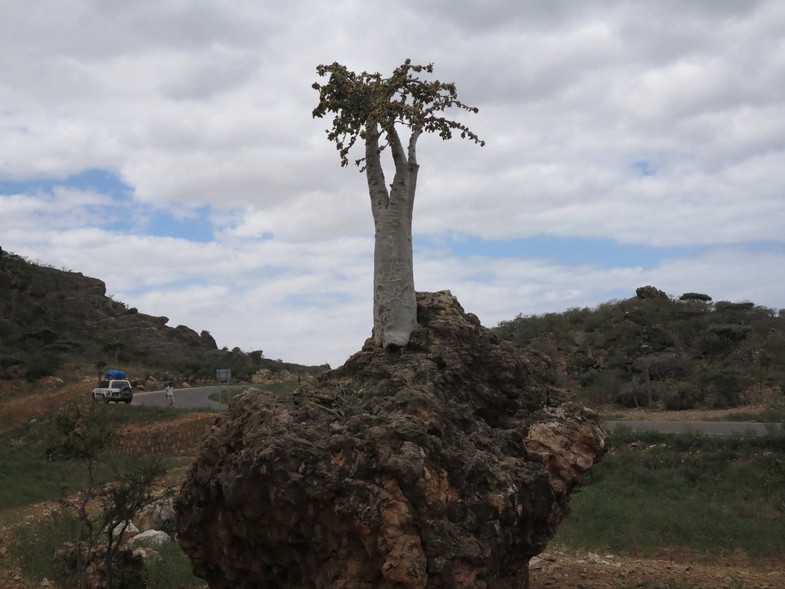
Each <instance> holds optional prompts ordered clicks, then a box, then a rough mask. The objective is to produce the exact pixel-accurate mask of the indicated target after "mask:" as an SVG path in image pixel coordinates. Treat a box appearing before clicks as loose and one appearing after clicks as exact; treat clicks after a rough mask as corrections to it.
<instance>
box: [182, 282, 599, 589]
mask: <svg viewBox="0 0 785 589" xmlns="http://www.w3.org/2000/svg"><path fill="white" fill-rule="evenodd" d="M564 398H565V395H564V393H563V391H559V390H558V389H557V388H556V387H555V386H554V384H553V381H552V379H551V377H550V370H549V367H548V363H547V360H546V359H545V358H543V357H542V356H540V355H538V354H536V353H534V352H521V350H519V349H518V348H515V347H513V346H512V345H511V344H507V343H505V342H502V341H500V340H499V339H498V338H497V337H496V336H495V335H494V334H493V332H491V331H490V330H488V329H486V328H484V327H482V326H481V325H480V322H479V320H478V319H477V318H476V317H475V316H473V315H471V314H467V313H465V312H464V310H463V309H462V308H461V306H460V304H459V303H458V301H457V300H456V299H455V298H454V297H453V296H452V295H451V294H450V293H449V292H447V291H443V292H439V293H420V294H418V327H417V329H416V330H415V331H414V333H413V334H412V337H411V340H410V342H409V344H408V345H407V346H406V348H404V349H397V350H390V349H388V350H382V349H379V348H377V347H375V346H374V345H373V343H372V340H368V342H366V344H365V347H364V348H363V350H362V351H360V352H358V353H357V354H355V355H354V356H352V357H351V358H350V359H349V360H348V361H347V362H346V364H345V365H344V366H342V367H340V368H338V369H337V370H333V371H331V372H328V373H326V374H324V375H323V376H322V377H321V378H320V379H319V381H318V382H316V383H315V384H311V385H304V386H302V387H300V388H299V389H298V390H297V391H295V392H294V393H292V394H289V395H276V394H272V393H259V392H253V391H249V392H246V393H244V394H243V395H241V396H238V397H236V398H235V400H233V402H232V405H231V407H230V408H229V410H228V412H227V413H226V414H225V415H224V416H223V417H222V418H221V419H220V420H219V422H218V423H217V425H216V426H215V428H214V431H213V433H212V435H211V436H210V437H209V438H208V440H207V442H206V443H205V446H204V448H203V449H202V451H201V453H200V455H199V457H198V458H197V460H196V461H195V463H194V465H193V467H192V470H191V472H190V474H189V477H188V479H187V480H186V482H185V483H184V485H183V488H182V491H181V494H180V497H179V498H178V500H177V502H176V509H177V512H178V518H179V523H178V532H179V540H180V544H181V545H182V547H183V548H184V549H185V551H186V552H187V553H188V554H189V556H190V558H191V561H192V563H193V567H194V570H195V571H196V573H197V574H199V575H200V576H202V577H204V578H205V579H206V580H207V581H208V583H209V585H210V587H212V588H229V587H232V588H251V587H265V588H269V589H274V588H304V587H309V588H319V589H321V588H328V587H329V588H332V589H342V588H344V589H356V588H382V589H386V588H390V589H391V588H397V589H402V588H412V589H414V588H426V587H427V588H441V587H445V588H446V587H451V588H460V587H465V588H469V587H471V588H473V589H482V588H494V589H504V588H508V587H509V588H512V587H526V586H527V584H528V561H529V559H530V558H531V557H532V556H534V555H535V554H538V553H540V552H541V551H542V550H543V549H544V547H545V545H546V543H547V542H548V541H549V540H550V539H551V538H552V537H553V535H554V533H555V531H556V527H557V525H558V524H559V522H560V521H561V520H562V518H563V517H564V516H565V515H566V513H567V510H568V499H569V493H570V491H571V489H572V488H573V487H574V486H575V485H576V484H577V483H578V482H579V481H580V480H581V478H582V477H583V475H584V474H585V472H586V470H587V469H588V468H589V467H590V466H591V465H592V464H593V463H594V462H595V461H596V460H598V459H599V457H600V456H601V455H602V454H603V452H604V451H605V434H604V432H603V431H602V429H601V428H600V427H599V425H598V423H597V421H596V419H595V418H594V416H592V415H591V414H590V412H588V411H586V410H584V409H582V408H581V407H578V406H577V405H574V404H572V403H569V402H567V403H561V404H559V405H557V403H558V402H560V401H562V400H563V399H564Z"/></svg>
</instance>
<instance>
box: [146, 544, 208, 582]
mask: <svg viewBox="0 0 785 589" xmlns="http://www.w3.org/2000/svg"><path fill="white" fill-rule="evenodd" d="M155 551H156V552H157V553H158V554H159V555H160V558H153V559H150V560H148V561H147V586H148V587H155V588H156V589H159V588H160V589H167V588H170V587H171V588H173V589H174V588H175V587H176V588H177V589H190V588H192V587H193V588H196V587H207V584H206V583H205V582H204V581H202V580H201V579H199V578H198V577H196V576H195V575H194V574H193V571H192V570H191V563H190V561H189V560H188V556H187V555H186V554H185V552H183V550H182V549H181V548H180V545H179V544H177V542H166V543H164V544H162V545H160V546H156V547H155Z"/></svg>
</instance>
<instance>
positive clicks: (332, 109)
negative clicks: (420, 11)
mask: <svg viewBox="0 0 785 589" xmlns="http://www.w3.org/2000/svg"><path fill="white" fill-rule="evenodd" d="M316 71H317V73H318V74H319V76H321V77H325V76H329V79H328V81H327V83H326V84H319V83H318V82H317V83H314V84H313V88H314V89H315V90H317V91H318V92H319V104H318V106H317V107H316V108H315V109H314V110H313V116H314V117H315V118H323V117H325V116H327V115H328V114H332V115H333V120H332V127H331V128H330V129H327V131H326V132H327V137H328V139H329V140H330V141H332V142H334V143H335V146H336V148H337V150H338V152H339V155H340V159H341V166H342V167H344V166H346V165H348V163H349V158H348V155H349V151H350V150H351V148H352V147H353V146H354V145H355V143H356V142H357V140H358V139H359V140H361V141H362V142H363V143H364V147H365V155H364V157H361V158H359V159H357V160H355V162H354V163H355V164H356V165H357V166H358V167H359V168H360V171H361V172H365V176H366V179H367V182H368V192H369V195H370V197H371V211H372V213H373V220H374V227H375V234H374V280H373V282H374V284H373V337H374V341H375V343H376V345H378V346H381V347H384V348H387V347H388V346H397V347H403V346H405V345H406V344H407V343H408V342H409V337H410V335H411V332H412V330H413V329H414V327H415V325H416V324H417V301H416V295H415V290H414V256H413V251H412V213H413V208H414V194H415V190H416V188H417V174H418V170H419V164H418V163H417V140H418V139H419V138H420V136H421V135H422V134H423V133H437V134H438V135H439V137H441V138H442V139H443V140H447V139H451V138H452V136H453V133H458V134H460V137H461V138H463V139H469V140H471V141H474V142H475V143H479V144H480V145H484V144H485V143H484V142H483V141H481V140H480V139H479V137H478V136H477V135H476V134H475V133H473V132H472V131H471V130H469V128H468V127H467V126H466V125H464V124H463V123H460V122H458V121H454V120H450V119H447V118H445V117H443V116H442V113H443V111H445V110H446V109H448V108H450V107H455V108H458V109H462V110H465V111H469V112H472V113H476V112H478V109H477V108H475V107H470V106H467V105H465V104H463V103H462V102H460V101H459V100H458V95H457V91H456V89H455V84H452V83H446V82H439V81H438V80H437V81H433V82H429V81H426V80H422V79H420V78H419V77H417V74H420V73H422V72H425V73H428V74H431V73H433V64H428V65H413V64H412V63H411V60H409V59H407V60H406V61H405V62H404V63H403V65H401V66H399V67H397V68H396V69H395V70H394V71H393V73H392V75H391V76H390V77H388V78H385V77H382V75H381V74H380V73H374V74H369V73H367V72H362V73H361V74H356V73H354V72H352V71H349V70H348V69H347V68H346V67H345V66H343V65H341V64H339V63H333V64H331V65H320V66H318V67H317V68H316ZM399 126H400V127H407V128H408V131H409V133H410V135H409V140H408V143H407V145H406V146H404V144H403V142H402V140H401V138H400V136H399V134H398V127H399ZM387 148H389V149H390V153H391V156H392V161H393V164H394V167H395V174H394V176H393V181H392V184H390V185H388V184H387V182H386V180H385V176H384V170H383V168H382V162H381V153H382V151H384V150H385V149H387Z"/></svg>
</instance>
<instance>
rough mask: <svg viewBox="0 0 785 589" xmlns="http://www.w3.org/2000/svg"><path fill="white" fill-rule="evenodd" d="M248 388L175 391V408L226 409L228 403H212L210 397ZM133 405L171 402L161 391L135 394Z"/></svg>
mask: <svg viewBox="0 0 785 589" xmlns="http://www.w3.org/2000/svg"><path fill="white" fill-rule="evenodd" d="M247 386H248V385H220V386H211V387H199V388H193V389H175V390H174V406H175V407H186V408H189V409H197V408H199V407H207V408H209V409H226V403H217V402H216V401H211V400H210V399H209V398H208V397H209V396H210V395H212V394H213V393H220V392H221V391H228V390H231V389H244V388H246V387H247ZM131 404H132V405H157V406H166V405H168V404H169V402H168V401H167V400H166V396H165V395H164V392H163V391H162V390H161V391H150V392H144V393H139V392H137V393H134V400H133V401H131Z"/></svg>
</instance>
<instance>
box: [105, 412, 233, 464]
mask: <svg viewBox="0 0 785 589" xmlns="http://www.w3.org/2000/svg"><path fill="white" fill-rule="evenodd" d="M217 417H218V416H217V415H216V414H215V413H207V414H194V415H189V416H187V417H184V418H182V419H178V420H176V421H166V422H160V423H153V424H150V425H145V426H129V427H126V428H124V429H123V430H122V431H121V432H120V435H119V436H118V440H117V443H116V446H115V451H116V452H117V453H118V454H164V455H168V456H189V455H192V454H196V453H197V451H198V450H199V448H200V447H201V445H202V442H204V439H205V438H206V437H207V435H208V434H209V433H210V430H211V428H212V426H213V424H214V423H215V420H216V419H217Z"/></svg>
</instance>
